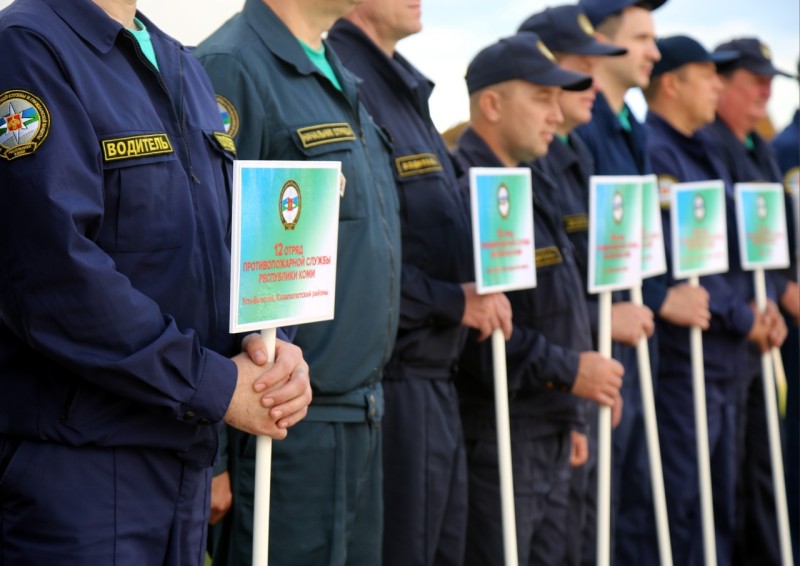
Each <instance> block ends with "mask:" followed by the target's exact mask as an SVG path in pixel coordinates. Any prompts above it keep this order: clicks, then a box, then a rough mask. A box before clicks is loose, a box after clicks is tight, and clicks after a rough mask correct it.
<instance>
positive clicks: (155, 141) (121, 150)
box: [101, 134, 173, 161]
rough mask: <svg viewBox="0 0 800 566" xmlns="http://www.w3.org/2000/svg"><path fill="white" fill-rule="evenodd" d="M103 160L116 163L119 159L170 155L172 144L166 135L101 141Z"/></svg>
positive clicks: (148, 135) (147, 135)
mask: <svg viewBox="0 0 800 566" xmlns="http://www.w3.org/2000/svg"><path fill="white" fill-rule="evenodd" d="M101 144H102V146H103V159H104V160H105V161H118V160H120V159H135V158H137V157H149V156H151V155H163V154H166V153H172V152H173V150H172V144H171V143H170V142H169V137H167V134H145V135H142V136H130V137H127V138H115V139H110V140H103V141H102V142H101Z"/></svg>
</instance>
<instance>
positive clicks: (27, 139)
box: [0, 90, 50, 161]
mask: <svg viewBox="0 0 800 566" xmlns="http://www.w3.org/2000/svg"><path fill="white" fill-rule="evenodd" d="M49 132H50V112H49V111H48V110H47V107H46V106H45V105H44V102H42V100H41V99H40V98H39V97H38V96H36V95H34V94H32V93H30V92H28V91H25V90H7V91H6V92H4V93H2V94H0V158H3V159H6V160H8V161H11V160H12V159H17V158H18V157H23V156H25V155H31V154H32V153H34V152H35V151H36V150H37V149H39V146H40V145H42V143H43V142H44V140H45V139H46V138H47V134H48V133H49Z"/></svg>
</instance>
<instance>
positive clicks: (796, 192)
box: [783, 167, 800, 198]
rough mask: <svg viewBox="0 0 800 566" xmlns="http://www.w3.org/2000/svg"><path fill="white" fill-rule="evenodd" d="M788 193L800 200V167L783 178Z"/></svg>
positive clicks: (788, 172)
mask: <svg viewBox="0 0 800 566" xmlns="http://www.w3.org/2000/svg"><path fill="white" fill-rule="evenodd" d="M783 185H784V187H786V192H787V193H789V194H790V195H792V196H794V197H795V198H800V167H792V168H791V169H789V170H788V171H787V172H786V175H784V177H783Z"/></svg>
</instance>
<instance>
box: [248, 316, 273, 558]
mask: <svg viewBox="0 0 800 566" xmlns="http://www.w3.org/2000/svg"><path fill="white" fill-rule="evenodd" d="M276 333H277V330H276V329H275V328H265V329H264V330H262V331H261V336H262V338H263V339H264V342H266V345H267V362H269V363H273V362H274V361H275V340H276ZM271 481H272V439H271V438H270V437H269V436H257V437H256V485H255V494H254V502H253V566H267V564H268V563H269V498H270V483H271Z"/></svg>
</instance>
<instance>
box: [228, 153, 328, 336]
mask: <svg viewBox="0 0 800 566" xmlns="http://www.w3.org/2000/svg"><path fill="white" fill-rule="evenodd" d="M340 173H341V163H340V162H338V161H302V162H300V161H298V162H295V161H241V160H240V161H235V162H234V168H233V231H232V236H231V320H230V330H231V332H245V331H250V330H259V329H263V328H272V327H277V326H286V325H292V324H301V323H306V322H316V321H320V320H330V319H332V318H333V314H334V312H333V307H334V299H335V291H336V246H337V241H338V234H339V179H340Z"/></svg>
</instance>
